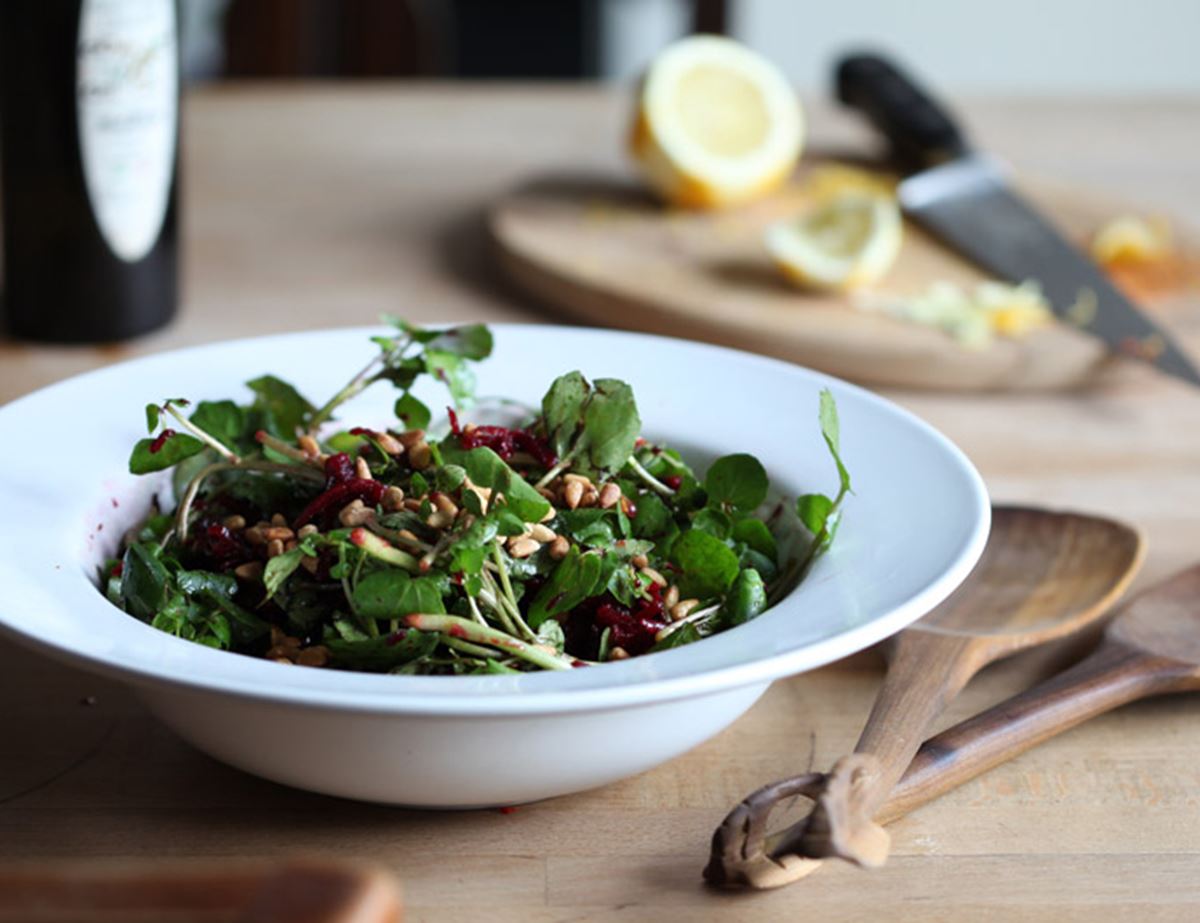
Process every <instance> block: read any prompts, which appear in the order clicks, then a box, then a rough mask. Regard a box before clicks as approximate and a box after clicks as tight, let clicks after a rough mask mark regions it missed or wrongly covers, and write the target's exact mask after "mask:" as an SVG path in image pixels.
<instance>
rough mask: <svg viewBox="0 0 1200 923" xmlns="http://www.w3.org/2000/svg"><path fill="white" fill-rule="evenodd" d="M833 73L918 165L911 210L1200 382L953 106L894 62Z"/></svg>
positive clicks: (1057, 304) (955, 242) (1131, 346)
mask: <svg viewBox="0 0 1200 923" xmlns="http://www.w3.org/2000/svg"><path fill="white" fill-rule="evenodd" d="M836 80H837V95H838V99H840V100H841V101H842V102H843V103H845V104H846V105H848V106H851V107H853V108H855V109H859V110H861V111H862V112H864V113H865V114H866V116H867V118H868V119H870V121H871V122H872V123H873V124H874V125H875V127H876V128H878V129H879V130H880V131H882V132H883V134H884V135H885V136H886V137H887V138H888V140H889V141H890V142H891V144H892V148H893V154H894V156H895V158H896V160H897V162H898V163H899V164H900V165H901V167H902V168H904V169H905V170H906V172H909V173H910V174H911V175H909V177H908V178H907V179H905V180H904V181H903V182H901V183H900V186H899V188H898V189H897V196H898V198H899V200H900V206H901V208H902V209H903V210H904V213H905V214H906V215H908V217H910V218H912V219H913V220H914V221H916V222H917V223H918V224H920V225H921V226H923V227H924V228H926V229H927V230H929V231H930V232H931V233H933V234H934V235H935V236H936V237H938V238H940V239H941V240H943V241H944V242H946V243H947V244H949V245H950V246H951V247H953V248H954V249H955V250H957V251H959V252H960V253H962V254H963V255H964V256H966V257H967V258H968V259H970V260H971V261H972V262H974V263H977V264H978V265H980V266H982V267H983V268H984V269H986V270H988V271H989V272H991V273H994V274H995V275H997V276H1000V277H1002V278H1005V279H1009V280H1010V281H1013V282H1022V281H1024V280H1026V279H1032V280H1034V281H1036V282H1037V283H1038V284H1039V285H1040V286H1041V288H1042V292H1043V294H1045V296H1046V299H1047V300H1048V301H1049V303H1050V305H1051V307H1052V308H1053V310H1054V312H1055V314H1056V315H1058V316H1059V317H1060V318H1062V319H1063V320H1064V321H1066V322H1067V323H1070V324H1073V325H1075V326H1077V327H1079V328H1080V329H1083V330H1086V331H1087V332H1089V333H1091V334H1094V335H1095V336H1098V337H1100V338H1101V339H1102V340H1104V342H1105V343H1107V344H1108V346H1109V348H1110V349H1112V350H1113V351H1114V352H1117V353H1120V354H1122V355H1128V356H1134V357H1136V358H1139V359H1143V360H1145V361H1147V362H1150V363H1152V364H1153V365H1155V366H1157V367H1158V368H1160V369H1161V370H1163V371H1164V372H1168V373H1170V374H1172V375H1176V376H1178V377H1179V378H1182V379H1183V380H1184V381H1188V382H1191V383H1192V384H1195V385H1200V372H1198V371H1197V369H1196V366H1195V365H1194V364H1193V362H1192V360H1191V359H1190V358H1188V356H1187V355H1186V354H1185V353H1184V352H1183V351H1182V350H1181V349H1180V348H1179V346H1178V345H1177V344H1176V343H1175V341H1174V340H1173V339H1172V338H1171V336H1170V335H1169V334H1168V333H1167V332H1166V331H1165V330H1163V329H1162V328H1161V327H1159V326H1158V325H1157V324H1156V323H1155V322H1154V321H1152V320H1150V318H1148V317H1147V316H1146V315H1145V314H1143V313H1142V311H1140V310H1139V309H1138V308H1137V307H1136V306H1135V305H1134V304H1133V303H1132V302H1131V301H1130V300H1129V299H1128V298H1126V297H1125V296H1124V295H1122V294H1121V293H1120V292H1119V291H1118V290H1117V289H1116V287H1115V286H1114V285H1113V284H1112V283H1111V282H1110V281H1109V280H1108V278H1107V277H1106V276H1105V275H1104V273H1103V272H1102V271H1101V270H1100V269H1099V268H1098V267H1097V266H1096V264H1095V263H1093V262H1092V261H1091V260H1090V259H1088V258H1087V257H1086V256H1084V255H1083V254H1082V253H1080V252H1079V251H1078V250H1077V249H1076V248H1075V247H1074V246H1072V245H1071V244H1070V243H1069V242H1068V241H1067V239H1066V238H1065V237H1064V236H1063V235H1062V234H1061V233H1060V232H1059V231H1058V230H1056V229H1055V228H1054V227H1053V226H1052V225H1051V224H1050V223H1049V222H1047V221H1046V219H1045V218H1043V217H1042V216H1041V215H1039V214H1038V212H1037V211H1036V210H1035V209H1034V208H1033V207H1032V206H1031V205H1030V204H1029V203H1028V202H1026V201H1025V200H1024V199H1023V198H1021V196H1020V195H1018V194H1017V193H1016V192H1015V191H1014V190H1013V189H1012V188H1011V187H1010V186H1009V184H1008V181H1007V178H1006V176H1005V173H1004V171H1003V169H1002V168H1001V167H1000V166H999V165H998V164H997V163H996V162H995V161H994V160H992V159H991V158H989V157H987V156H986V155H984V154H980V153H977V152H975V151H972V150H971V148H970V147H969V146H968V144H967V143H966V140H965V139H964V137H963V135H962V133H961V132H960V131H959V129H958V127H957V126H956V125H955V123H954V120H953V119H952V118H951V117H950V115H949V114H948V113H947V111H946V110H945V109H944V108H943V107H942V106H940V105H939V104H938V103H937V102H936V101H934V99H933V98H932V97H930V96H929V94H927V93H926V92H925V91H924V90H922V89H921V88H920V87H918V86H917V85H916V84H915V83H913V82H912V81H911V80H910V79H909V78H908V77H907V76H906V75H905V74H903V73H902V72H901V71H900V70H899V69H897V68H896V67H895V65H893V64H892V63H891V62H890V61H888V60H887V59H885V58H882V57H879V56H877V55H873V54H857V55H851V56H849V57H845V58H843V59H842V60H841V61H840V62H839V64H838V66H837V75H836Z"/></svg>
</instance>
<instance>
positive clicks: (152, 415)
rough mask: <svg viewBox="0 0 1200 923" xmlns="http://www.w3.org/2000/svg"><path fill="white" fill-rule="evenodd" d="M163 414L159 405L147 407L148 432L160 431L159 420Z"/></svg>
mask: <svg viewBox="0 0 1200 923" xmlns="http://www.w3.org/2000/svg"><path fill="white" fill-rule="evenodd" d="M161 413H162V408H161V407H159V406H158V404H147V405H146V432H148V433H153V432H154V431H155V430H156V429H158V418H159V415H160V414H161Z"/></svg>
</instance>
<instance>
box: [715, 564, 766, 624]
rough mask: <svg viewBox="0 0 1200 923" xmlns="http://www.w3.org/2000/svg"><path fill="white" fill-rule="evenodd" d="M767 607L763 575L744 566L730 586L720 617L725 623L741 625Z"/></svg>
mask: <svg viewBox="0 0 1200 923" xmlns="http://www.w3.org/2000/svg"><path fill="white" fill-rule="evenodd" d="M765 608H767V588H766V585H765V584H764V583H763V578H762V575H761V574H759V572H758V571H756V570H754V569H753V568H749V567H747V568H743V569H742V571H741V572H740V573H739V574H738V575H737V579H736V580H734V581H733V586H732V587H730V588H729V593H728V594H727V595H726V596H725V602H724V604H723V605H722V606H721V614H720V616H719V618H720V619H721V621H722V623H723V624H725V625H741V624H744V623H745V622H748V621H750V620H751V619H752V618H754V617H755V616H756V615H758V614H759V613H760V612H762V611H763V610H764V609H765Z"/></svg>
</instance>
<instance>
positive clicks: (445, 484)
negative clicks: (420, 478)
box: [433, 465, 474, 494]
mask: <svg viewBox="0 0 1200 923" xmlns="http://www.w3.org/2000/svg"><path fill="white" fill-rule="evenodd" d="M466 476H467V469H465V468H463V467H462V466H460V465H443V466H442V467H440V468H438V470H437V473H436V474H435V475H434V478H433V482H434V485H435V486H436V487H437V489H438V490H440V491H441V492H442V493H444V494H448V493H450V492H452V491H455V490H458V488H459V487H461V486H462V482H463V480H465V479H466ZM468 493H474V491H468Z"/></svg>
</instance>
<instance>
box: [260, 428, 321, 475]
mask: <svg viewBox="0 0 1200 923" xmlns="http://www.w3.org/2000/svg"><path fill="white" fill-rule="evenodd" d="M254 441H255V442H257V443H259V445H264V446H266V447H267V448H268V449H272V450H274V451H276V452H278V453H279V454H280V455H286V456H287V457H288V458H290V459H291V460H292V461H294V462H297V463H298V464H301V465H305V466H307V467H309V468H316V469H318V470H320V471H324V470H325V468H324V466H323V465H322V464H321V463H320V462H319V461H317V459H315V458H313V457H312V456H310V455H305V454H304V453H303V452H301V451H300V450H299V449H297V448H296V447H295V446H294V445H289V444H288V443H286V442H284V441H283V440H282V439H278V438H276V437H275V436H272V435H271V434H270V433H268V432H266V431H265V430H261V429H260V430H259V431H258V432H257V433H255V434H254Z"/></svg>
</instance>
